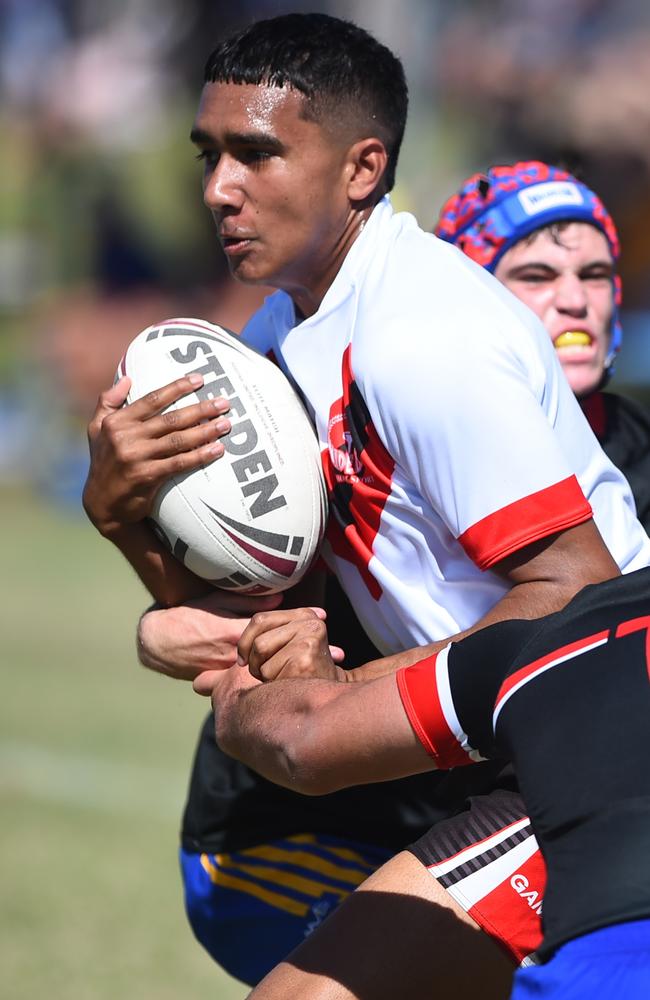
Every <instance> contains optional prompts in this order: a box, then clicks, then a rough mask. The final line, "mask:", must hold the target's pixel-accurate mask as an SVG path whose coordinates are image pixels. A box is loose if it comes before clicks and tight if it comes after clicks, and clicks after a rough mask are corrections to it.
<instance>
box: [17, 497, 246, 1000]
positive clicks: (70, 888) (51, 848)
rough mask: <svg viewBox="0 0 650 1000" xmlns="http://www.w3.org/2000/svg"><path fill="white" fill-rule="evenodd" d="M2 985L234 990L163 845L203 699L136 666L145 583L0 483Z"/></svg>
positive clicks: (173, 827) (71, 994)
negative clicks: (189, 908) (185, 901)
mask: <svg viewBox="0 0 650 1000" xmlns="http://www.w3.org/2000/svg"><path fill="white" fill-rule="evenodd" d="M0 518H1V523H2V526H3V531H2V538H3V541H2V598H1V600H0V635H1V636H2V653H3V655H2V664H3V670H2V673H3V681H2V692H3V696H2V698H1V699H0V808H1V810H2V823H1V825H0V873H1V884H2V890H1V891H2V907H1V908H0V968H1V969H2V988H1V989H0V993H1V994H2V996H6V997H7V998H9V997H11V1000H34V998H36V997H47V998H48V1000H109V998H110V1000H115V998H116V997H120V998H121V1000H131V998H133V1000H149V998H151V1000H153V998H156V1000H172V998H175V1000H177V998H178V997H192V1000H203V998H208V997H209V998H210V1000H235V998H239V997H243V996H244V995H245V994H246V992H247V991H246V989H245V988H244V987H243V986H241V985H240V984H238V983H235V982H234V981H233V980H232V979H230V978H229V977H227V976H226V975H225V973H222V972H221V971H220V970H219V969H218V968H217V966H216V965H214V964H213V963H212V961H211V960H210V959H209V958H208V956H207V955H205V954H204V953H203V951H202V950H201V948H200V947H199V945H198V944H196V942H195V941H194V939H193V937H192V935H191V931H190V929H189V926H188V925H187V923H186V920H185V916H184V913H183V907H182V898H181V890H180V877H179V875H178V869H177V861H176V851H177V844H178V826H179V821H180V813H181V809H182V804H183V800H184V795H185V787H186V782H187V777H188V773H189V766H190V761H191V755H192V751H193V747H194V742H195V738H196V734H197V730H198V727H199V723H200V720H201V718H202V716H203V714H204V712H205V710H206V707H207V706H206V703H205V702H203V701H202V700H200V699H199V698H197V697H196V695H194V694H193V693H192V691H191V689H190V688H189V686H187V685H184V684H181V683H180V682H174V681H170V680H168V679H166V678H162V677H158V676H157V675H153V674H150V673H148V672H147V671H145V670H143V669H142V668H141V667H139V666H138V664H137V661H136V659H135V655H134V642H133V636H134V628H135V622H136V620H137V616H138V614H139V612H140V610H141V609H142V608H143V607H144V606H145V604H146V603H147V598H146V595H145V593H144V591H143V589H142V588H141V586H140V584H139V583H138V581H137V580H136V579H135V578H134V576H133V574H132V573H131V571H130V569H129V568H128V567H127V565H126V564H125V563H123V562H122V560H121V558H120V556H119V555H118V554H117V553H116V552H115V551H113V549H112V547H111V546H110V545H109V544H108V543H106V542H104V541H103V540H102V539H100V538H99V536H97V535H96V534H95V532H94V531H93V529H92V528H91V527H90V526H89V525H87V524H86V523H85V521H84V519H83V517H82V516H75V515H71V514H69V513H65V512H61V511H57V510H53V509H51V508H49V507H47V506H46V505H45V504H43V503H41V502H39V501H38V500H35V499H34V498H32V497H30V496H28V495H24V494H15V493H14V494H7V493H5V494H0Z"/></svg>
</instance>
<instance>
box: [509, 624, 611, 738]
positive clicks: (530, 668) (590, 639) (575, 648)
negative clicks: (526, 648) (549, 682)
mask: <svg viewBox="0 0 650 1000" xmlns="http://www.w3.org/2000/svg"><path fill="white" fill-rule="evenodd" d="M608 637H609V629H605V630H604V631H603V632H594V634H593V635H588V636H586V637H585V638H584V639H578V640H577V641H576V642H570V643H568V645H566V646H560V648H559V649H554V650H553V652H552V653H547V655H546V656H540V658H539V660H534V661H533V662H532V663H529V664H528V665H527V666H525V667H521V668H520V669H519V670H516V671H515V673H514V674H511V675H510V676H509V677H507V678H506V680H505V681H504V682H503V684H502V685H501V687H500V688H499V692H498V694H497V696H496V700H495V702H494V716H493V718H494V721H495V722H496V718H497V716H498V714H499V712H500V711H501V709H502V708H503V706H504V704H505V702H506V701H507V700H508V698H509V697H510V695H511V694H513V693H514V689H515V688H517V687H519V686H520V685H522V684H524V683H526V681H529V680H532V678H533V677H534V676H535V674H537V673H540V672H542V671H544V670H550V668H551V667H555V666H559V664H560V663H564V661H565V660H569V659H572V658H573V657H574V656H579V655H580V653H586V652H588V651H589V650H590V649H593V648H594V646H601V645H602V644H603V643H604V642H607V639H608Z"/></svg>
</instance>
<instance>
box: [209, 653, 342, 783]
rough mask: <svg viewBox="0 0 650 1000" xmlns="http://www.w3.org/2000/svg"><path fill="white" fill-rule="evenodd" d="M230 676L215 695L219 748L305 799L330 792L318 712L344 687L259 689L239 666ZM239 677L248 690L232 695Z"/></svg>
mask: <svg viewBox="0 0 650 1000" xmlns="http://www.w3.org/2000/svg"><path fill="white" fill-rule="evenodd" d="M226 674H227V675H228V676H226V675H224V676H223V678H220V679H219V680H220V682H221V683H220V685H219V686H217V687H216V688H215V690H214V691H213V696H212V701H213V707H214V712H215V736H216V741H217V744H218V745H219V747H220V748H221V749H222V750H223V751H224V752H225V753H227V754H228V756H230V757H234V758H235V759H236V760H240V761H242V762H243V763H244V764H246V765H247V766H248V767H250V768H252V770H254V771H257V772H258V773H259V774H261V775H262V776H263V777H265V778H267V779H268V780H269V781H273V782H274V783H275V784H277V785H282V786H284V787H285V788H291V789H293V790H294V791H297V792H301V793H302V794H304V795H310V794H312V795H318V794H323V793H324V792H326V791H330V790H331V788H330V787H329V786H326V785H324V784H323V782H324V780H325V779H326V777H327V771H328V768H327V767H326V766H324V761H323V758H322V754H321V749H320V747H319V742H320V741H319V729H320V727H319V722H318V713H319V710H321V709H322V708H323V706H324V705H325V704H326V703H327V702H328V701H330V700H334V699H336V698H337V696H338V694H339V691H340V689H341V688H342V687H343V685H341V684H337V683H336V682H332V681H323V680H316V679H314V680H286V681H283V680H279V681H274V682H273V683H271V684H259V683H258V682H256V681H254V680H253V679H252V678H250V675H249V674H248V670H247V669H246V668H239V667H234V668H233V670H232V671H227V672H226ZM237 675H239V677H241V678H242V679H245V684H246V687H244V688H239V689H237V690H233V686H232V683H231V681H232V679H233V677H236V676H237ZM251 684H252V685H253V686H250V685H251ZM224 688H225V689H226V690H224ZM325 742H326V743H327V739H326V740H325ZM325 749H326V747H325ZM330 777H331V775H330Z"/></svg>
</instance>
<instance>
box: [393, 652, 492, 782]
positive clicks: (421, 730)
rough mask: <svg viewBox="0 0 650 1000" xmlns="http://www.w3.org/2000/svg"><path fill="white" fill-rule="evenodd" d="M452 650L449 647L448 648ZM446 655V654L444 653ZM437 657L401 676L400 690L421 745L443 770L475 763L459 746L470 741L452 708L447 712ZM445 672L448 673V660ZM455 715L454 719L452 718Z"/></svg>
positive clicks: (408, 670) (432, 657) (417, 664)
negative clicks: (442, 698) (438, 674)
mask: <svg viewBox="0 0 650 1000" xmlns="http://www.w3.org/2000/svg"><path fill="white" fill-rule="evenodd" d="M447 648H449V647H447ZM442 652H443V653H445V650H443V651H442ZM440 655H441V654H439V653H437V654H435V655H434V656H428V657H427V658H426V659H424V660H420V661H419V662H418V663H414V664H412V666H410V667H403V668H402V669H401V670H398V672H397V688H398V691H399V694H400V698H401V699H402V704H403V706H404V711H405V712H406V715H407V717H408V720H409V722H410V723H411V725H412V726H413V730H414V732H415V735H416V736H417V738H418V739H419V741H420V743H421V744H422V746H423V747H424V749H425V750H426V752H427V753H428V754H429V756H430V757H433V758H434V760H435V761H436V764H437V765H438V767H439V768H451V767H462V766H463V765H465V764H471V763H473V761H472V758H471V757H470V756H469V753H468V752H467V751H466V750H465V749H463V746H462V745H461V743H460V742H459V741H460V740H464V741H466V739H467V738H466V737H465V735H464V733H462V732H461V731H460V727H459V725H458V723H457V721H456V720H455V714H454V713H453V710H452V712H451V713H449V706H447V711H445V706H443V704H442V701H441V697H440V692H439V690H438V681H437V677H436V661H437V659H438V656H440ZM444 669H445V671H446V657H445V665H444ZM449 714H451V715H452V716H453V717H452V718H448V715H449Z"/></svg>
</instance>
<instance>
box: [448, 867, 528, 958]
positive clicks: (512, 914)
mask: <svg viewBox="0 0 650 1000" xmlns="http://www.w3.org/2000/svg"><path fill="white" fill-rule="evenodd" d="M461 887H462V883H461ZM545 889H546V866H545V864H544V859H543V858H542V855H541V852H540V851H539V850H538V851H535V853H534V854H533V855H531V857H530V858H528V859H527V860H526V861H524V862H523V864H521V865H519V866H518V867H517V871H516V873H515V874H513V875H511V876H510V877H509V878H506V879H504V880H503V881H502V882H500V883H499V885H497V886H495V888H494V889H492V890H491V891H490V892H488V893H486V895H485V896H483V898H482V899H480V900H479V901H478V903H475V904H474V906H471V907H470V908H469V909H468V910H467V913H468V914H469V916H470V917H472V919H473V920H475V921H476V923H477V924H478V925H479V927H480V928H481V929H482V930H484V931H486V932H487V933H488V934H489V935H490V937H491V938H492V939H493V940H496V941H497V942H498V943H499V944H500V945H501V946H502V947H504V948H505V949H506V951H507V952H509V954H510V955H512V956H513V957H514V959H515V960H516V961H517V962H521V961H522V960H523V959H524V958H526V956H527V955H530V954H532V952H534V951H536V950H537V948H539V946H540V944H541V943H542V922H541V919H540V911H541V908H542V907H541V903H542V901H543V898H544V892H545Z"/></svg>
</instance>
